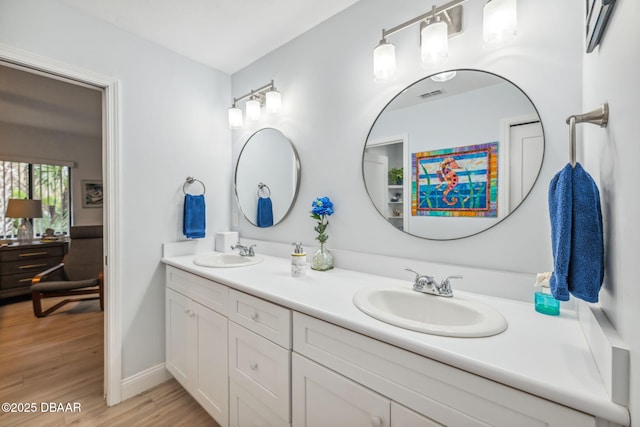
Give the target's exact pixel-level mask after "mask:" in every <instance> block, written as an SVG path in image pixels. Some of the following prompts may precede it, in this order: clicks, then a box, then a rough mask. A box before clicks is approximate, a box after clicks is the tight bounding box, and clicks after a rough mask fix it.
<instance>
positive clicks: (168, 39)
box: [62, 0, 358, 74]
mask: <svg viewBox="0 0 640 427" xmlns="http://www.w3.org/2000/svg"><path fill="white" fill-rule="evenodd" d="M62 1H63V2H64V3H67V4H68V5H71V6H74V7H77V8H78V9H81V10H82V11H84V12H86V13H88V14H89V15H93V16H95V17H97V18H99V19H102V20H105V21H107V22H110V23H112V24H113V25H116V26H118V27H121V28H123V29H125V30H128V31H130V32H132V33H134V34H137V35H138V36H140V37H143V38H145V39H148V40H151V41H153V42H155V43H157V44H159V45H162V46H165V47H167V48H168V49H170V50H173V51H175V52H177V53H180V54H182V55H184V56H186V57H188V58H191V59H194V60H196V61H199V62H202V63H204V64H207V65H209V66H211V67H213V68H216V69H218V70H220V71H223V72H225V73H227V74H233V73H234V72H236V71H238V70H240V69H242V68H244V67H246V66H247V65H249V64H251V63H252V62H254V61H255V60H257V59H259V58H261V57H262V56H264V55H266V54H267V53H269V52H271V51H273V50H274V49H277V48H278V47H280V46H282V45H283V44H285V43H287V42H289V41H290V40H292V39H294V38H296V37H297V36H299V35H300V34H302V33H304V32H305V31H307V30H309V29H310V28H312V27H314V26H316V25H318V24H319V23H321V22H322V21H325V20H326V19H328V18H330V17H331V16H333V15H335V14H337V13H338V12H340V11H342V10H344V9H346V8H347V7H349V6H351V5H352V4H354V3H356V2H357V1H358V0H62Z"/></svg>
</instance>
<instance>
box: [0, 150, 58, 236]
mask: <svg viewBox="0 0 640 427" xmlns="http://www.w3.org/2000/svg"><path fill="white" fill-rule="evenodd" d="M25 198H26V199H39V200H42V218H34V219H33V232H34V234H35V235H36V236H40V235H42V234H43V233H44V231H45V230H46V229H47V228H52V229H54V230H55V231H56V232H57V233H68V232H69V226H70V224H71V209H70V207H71V200H70V168H69V167H68V166H59V165H46V164H35V163H25V162H14V161H4V160H0V221H1V223H0V224H1V226H2V227H1V229H0V238H4V239H8V238H13V237H16V235H17V232H18V225H19V224H20V219H14V218H6V217H5V213H6V211H7V203H8V202H9V199H25Z"/></svg>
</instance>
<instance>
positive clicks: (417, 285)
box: [405, 268, 462, 297]
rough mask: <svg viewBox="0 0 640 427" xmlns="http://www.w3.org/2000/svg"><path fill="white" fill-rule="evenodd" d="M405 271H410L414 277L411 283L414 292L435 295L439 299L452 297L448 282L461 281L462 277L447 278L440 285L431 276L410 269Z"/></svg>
mask: <svg viewBox="0 0 640 427" xmlns="http://www.w3.org/2000/svg"><path fill="white" fill-rule="evenodd" d="M405 270H407V271H410V272H412V273H414V274H415V275H416V279H415V281H414V282H413V290H414V291H416V292H421V293H423V294H431V295H437V296H441V297H452V296H453V289H451V282H450V280H451V279H462V276H460V275H452V276H447V277H445V278H444V279H442V282H440V284H438V282H436V281H435V279H434V278H433V276H427V275H423V274H420V273H418V272H417V271H415V270H412V269H410V268H405Z"/></svg>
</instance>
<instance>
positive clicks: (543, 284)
mask: <svg viewBox="0 0 640 427" xmlns="http://www.w3.org/2000/svg"><path fill="white" fill-rule="evenodd" d="M550 279H551V273H550V272H545V273H538V274H537V275H536V283H534V285H533V286H535V287H536V288H540V290H539V291H537V292H536V293H535V309H536V311H537V312H538V313H542V314H547V315H549V316H558V315H559V314H560V301H558V300H557V299H555V298H554V297H553V295H552V294H551V289H549V280H550Z"/></svg>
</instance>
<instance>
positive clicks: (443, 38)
mask: <svg viewBox="0 0 640 427" xmlns="http://www.w3.org/2000/svg"><path fill="white" fill-rule="evenodd" d="M420 39H421V41H422V45H421V47H420V53H421V56H422V65H423V66H429V65H438V64H442V63H443V62H445V61H446V60H447V58H448V57H449V33H448V31H447V24H446V23H445V22H443V21H436V22H433V23H431V24H429V25H427V26H426V27H424V28H423V29H422V31H420Z"/></svg>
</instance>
